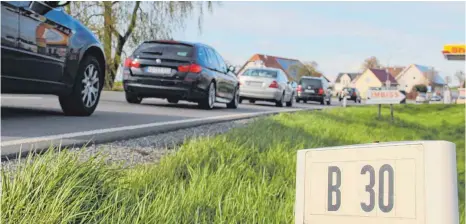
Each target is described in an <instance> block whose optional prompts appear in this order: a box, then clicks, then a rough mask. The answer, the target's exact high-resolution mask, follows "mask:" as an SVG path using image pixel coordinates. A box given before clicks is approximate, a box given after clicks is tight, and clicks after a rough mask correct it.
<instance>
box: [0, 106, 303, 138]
mask: <svg viewBox="0 0 466 224" xmlns="http://www.w3.org/2000/svg"><path fill="white" fill-rule="evenodd" d="M301 110H303V109H290V110H283V111H267V112H257V113H246V114H230V115H223V116H216V117H207V118H194V119H186V120H178V121H166V122H155V123H149V124H139V125H130V126H123V127H117V128H105V129H96V130H91V131H82V132H72V133H66V134H59V135H49V136H42V137H35V138H25V139H18V140H11V141H5V142H2V143H1V147H6V146H12V145H21V144H30V143H36V142H42V141H53V140H62V139H69V138H76V137H82V136H88V135H96V134H105V133H111V132H119V131H128V130H135V129H142V128H151V127H158V126H164V125H172V124H181V123H189V122H196V121H203V120H204V121H208V120H221V119H225V118H226V119H228V118H229V119H234V118H242V117H244V118H248V117H253V116H258V115H266V114H274V113H281V112H295V111H301Z"/></svg>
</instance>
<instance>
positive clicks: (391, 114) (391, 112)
mask: <svg viewBox="0 0 466 224" xmlns="http://www.w3.org/2000/svg"><path fill="white" fill-rule="evenodd" d="M390 121H391V122H392V123H393V121H394V118H393V104H390Z"/></svg>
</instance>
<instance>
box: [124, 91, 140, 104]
mask: <svg viewBox="0 0 466 224" xmlns="http://www.w3.org/2000/svg"><path fill="white" fill-rule="evenodd" d="M125 97H126V102H128V103H131V104H140V103H141V102H142V97H140V96H138V95H137V94H136V93H128V92H126V93H125Z"/></svg>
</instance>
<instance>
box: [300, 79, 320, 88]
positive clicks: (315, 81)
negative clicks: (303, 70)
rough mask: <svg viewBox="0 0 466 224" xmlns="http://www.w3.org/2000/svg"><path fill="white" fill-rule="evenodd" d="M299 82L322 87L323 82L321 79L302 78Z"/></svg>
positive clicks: (304, 84)
mask: <svg viewBox="0 0 466 224" xmlns="http://www.w3.org/2000/svg"><path fill="white" fill-rule="evenodd" d="M299 83H300V84H301V85H303V86H313V87H322V82H321V81H320V80H319V79H301V81H300V82H299Z"/></svg>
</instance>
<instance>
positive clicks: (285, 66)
mask: <svg viewBox="0 0 466 224" xmlns="http://www.w3.org/2000/svg"><path fill="white" fill-rule="evenodd" d="M293 65H298V66H303V63H301V62H300V61H299V60H296V59H289V58H282V57H276V56H270V55H264V54H255V55H253V56H252V57H251V58H250V59H249V60H247V61H246V63H244V65H243V66H242V67H241V68H240V69H239V70H238V73H237V74H238V75H241V74H243V72H244V71H246V69H248V68H251V67H257V66H264V67H267V68H277V69H281V70H282V71H283V72H285V74H286V75H287V76H288V79H289V80H295V81H297V80H296V77H297V75H298V71H297V69H296V68H294V67H293ZM323 77H324V78H325V79H326V80H327V81H328V82H330V80H329V79H328V78H327V77H325V76H323Z"/></svg>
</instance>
